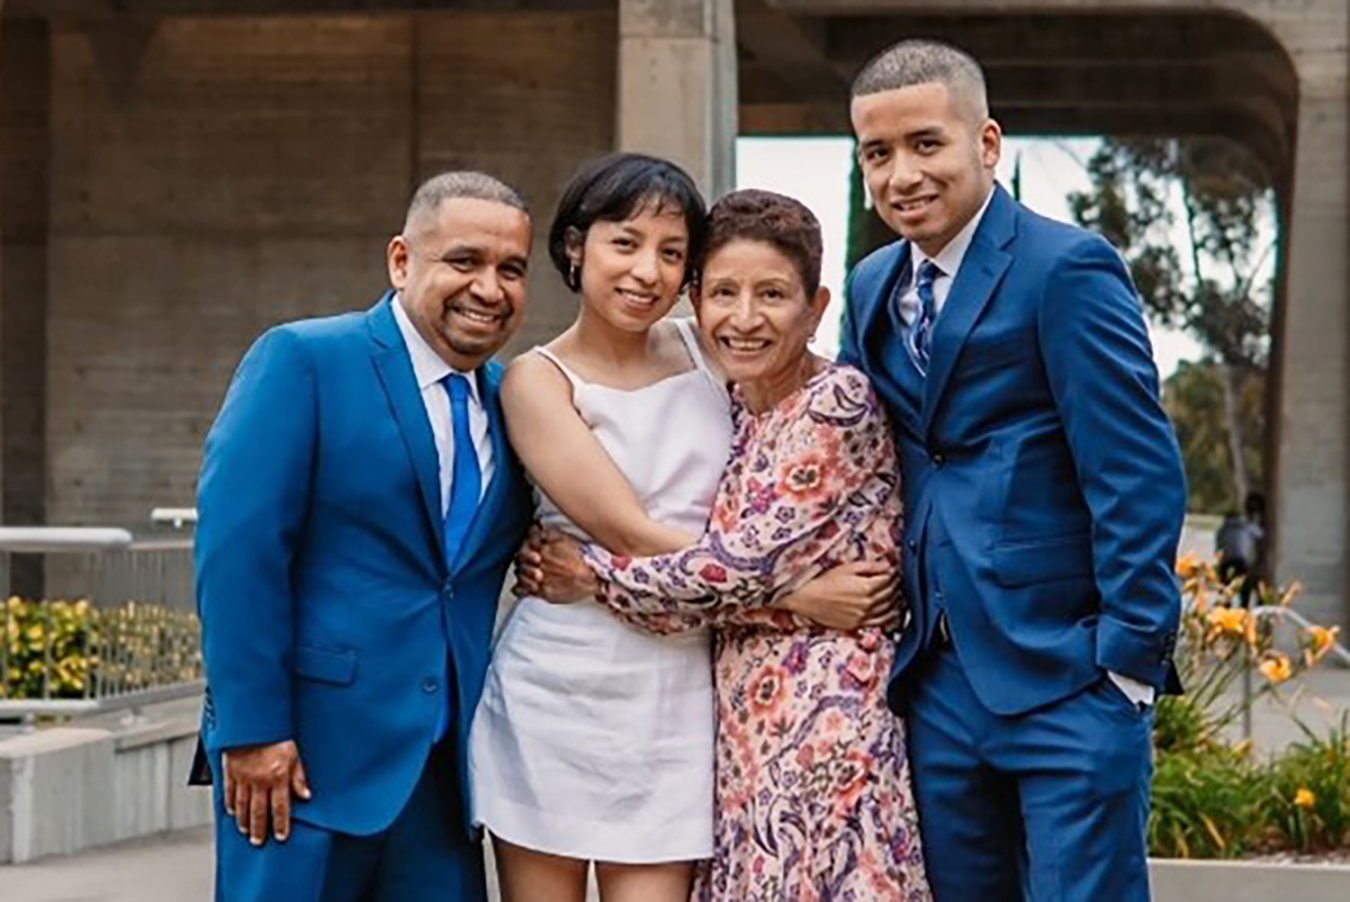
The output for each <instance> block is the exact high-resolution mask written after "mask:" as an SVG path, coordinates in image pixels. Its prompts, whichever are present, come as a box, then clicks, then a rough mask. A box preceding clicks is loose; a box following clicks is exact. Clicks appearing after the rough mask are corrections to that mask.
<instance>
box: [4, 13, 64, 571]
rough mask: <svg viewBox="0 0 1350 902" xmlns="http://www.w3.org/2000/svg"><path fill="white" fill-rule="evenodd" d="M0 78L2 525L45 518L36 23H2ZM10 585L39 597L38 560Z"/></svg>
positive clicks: (43, 264) (45, 118)
mask: <svg viewBox="0 0 1350 902" xmlns="http://www.w3.org/2000/svg"><path fill="white" fill-rule="evenodd" d="M0 43H3V57H2V58H3V68H4V72H3V77H0V105H2V106H3V111H2V113H0V133H3V136H4V137H3V141H4V158H3V162H2V163H0V207H2V208H3V211H4V215H3V228H0V234H2V235H3V260H4V262H3V267H2V268H0V322H3V329H2V330H0V399H3V403H0V423H3V429H2V430H0V474H3V476H2V477H0V521H3V522H5V523H10V524H40V523H42V522H44V520H45V518H46V456H47V450H46V422H47V404H46V397H47V204H48V193H47V192H48V187H49V184H50V178H49V159H50V153H49V150H50V140H49V138H50V126H49V123H50V104H49V98H50V84H51V63H50V54H49V52H48V51H49V46H50V32H49V30H48V26H47V23H46V22H45V21H42V20H38V19H21V20H6V21H5V22H4V27H3V34H0ZM10 563H11V565H12V568H13V569H12V570H11V572H10V584H9V591H11V592H13V593H15V594H19V595H24V596H27V597H33V596H37V595H40V594H41V593H42V562H41V560H40V559H38V558H36V557H32V556H22V557H15V558H13V559H11V561H10Z"/></svg>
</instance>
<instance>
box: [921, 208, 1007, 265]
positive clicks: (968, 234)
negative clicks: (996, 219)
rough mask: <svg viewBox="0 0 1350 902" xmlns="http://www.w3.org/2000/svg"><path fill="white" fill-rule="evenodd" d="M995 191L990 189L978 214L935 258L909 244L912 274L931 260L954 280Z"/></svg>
mask: <svg viewBox="0 0 1350 902" xmlns="http://www.w3.org/2000/svg"><path fill="white" fill-rule="evenodd" d="M994 191H995V189H994V188H993V187H991V188H990V189H989V194H988V196H987V197H985V199H984V203H983V204H981V205H980V212H978V213H976V214H975V215H974V216H972V217H971V219H970V222H968V223H966V225H965V228H963V229H961V231H959V232H957V233H956V237H954V238H953V239H952V240H951V241H948V242H947V246H946V247H944V248H943V249H942V250H940V251H938V255H937V256H936V257H930V256H928V255H927V254H925V253H924V252H923V251H922V250H920V249H919V246H918V245H917V244H914V243H913V242H911V245H912V253H913V254H914V263H913V266H914V270H913V271H914V272H918V271H919V266H921V265H922V264H923V262H924V261H925V260H931V261H932V262H933V263H934V264H935V265H936V266H937V268H938V269H940V270H942V274H943V275H945V276H948V277H950V278H953V279H954V278H956V271H957V270H958V269H960V268H961V261H963V260H964V259H965V258H966V251H968V250H970V243H971V242H972V241H974V240H975V232H976V230H977V229H979V227H980V222H981V221H982V220H983V219H984V214H985V211H986V210H988V209H989V202H990V201H992V200H993V199H994Z"/></svg>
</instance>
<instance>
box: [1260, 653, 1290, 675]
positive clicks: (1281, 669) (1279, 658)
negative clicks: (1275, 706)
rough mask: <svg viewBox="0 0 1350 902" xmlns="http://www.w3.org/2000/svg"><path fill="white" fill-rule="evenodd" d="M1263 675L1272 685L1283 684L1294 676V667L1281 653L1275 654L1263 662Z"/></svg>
mask: <svg viewBox="0 0 1350 902" xmlns="http://www.w3.org/2000/svg"><path fill="white" fill-rule="evenodd" d="M1261 673H1262V674H1263V675H1264V676H1265V678H1266V679H1268V680H1270V681H1271V682H1272V683H1283V682H1284V681H1285V680H1287V679H1289V678H1290V677H1291V676H1293V675H1294V665H1293V664H1292V663H1290V661H1289V658H1288V657H1287V656H1286V655H1283V654H1281V653H1280V652H1274V653H1272V654H1271V655H1270V657H1268V658H1266V659H1265V660H1264V661H1262V662H1261Z"/></svg>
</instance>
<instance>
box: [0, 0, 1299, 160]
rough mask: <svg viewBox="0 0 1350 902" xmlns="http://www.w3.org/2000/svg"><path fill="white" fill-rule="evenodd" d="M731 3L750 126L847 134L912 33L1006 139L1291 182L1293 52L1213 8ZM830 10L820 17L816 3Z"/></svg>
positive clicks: (125, 4)
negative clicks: (1179, 139)
mask: <svg viewBox="0 0 1350 902" xmlns="http://www.w3.org/2000/svg"><path fill="white" fill-rule="evenodd" d="M811 5H812V4H803V5H802V6H799V7H796V8H790V4H785V3H783V2H782V0H736V19H737V21H736V34H737V45H738V53H739V58H740V86H739V93H740V104H741V131H742V132H743V133H746V134H846V133H847V132H848V131H849V123H848V118H847V97H848V84H849V81H850V80H851V79H852V76H853V74H854V73H855V72H856V71H857V70H858V68H859V67H860V66H862V65H863V63H865V62H866V61H867V60H868V59H869V58H870V57H871V56H872V55H873V54H875V53H876V52H877V51H879V50H881V49H882V48H884V47H885V46H887V45H889V44H891V43H893V42H894V41H896V40H899V39H901V38H904V37H931V38H937V39H939V40H945V41H949V42H951V43H954V44H957V45H958V46H961V47H963V48H964V49H966V50H968V51H970V52H971V53H972V54H973V55H974V56H975V57H976V58H977V59H979V60H980V61H981V62H982V63H983V65H984V66H985V68H986V70H987V73H988V76H989V90H990V101H991V105H992V107H993V111H994V114H995V116H997V117H998V118H999V119H1000V121H1001V122H1002V123H1003V125H1004V128H1005V130H1007V131H1008V132H1009V133H1012V134H1062V135H1096V134H1122V135H1205V136H1219V137H1225V138H1229V139H1232V140H1233V141H1235V142H1237V143H1239V144H1240V145H1242V146H1243V147H1244V148H1246V149H1247V150H1248V151H1250V152H1251V153H1252V154H1253V155H1255V157H1256V158H1257V159H1258V160H1259V161H1260V164H1261V167H1262V168H1263V169H1264V171H1265V174H1266V177H1267V178H1268V179H1269V180H1270V181H1271V182H1273V183H1276V184H1283V183H1284V182H1285V180H1286V179H1287V177H1288V173H1289V171H1290V166H1291V163H1290V160H1291V157H1292V148H1293V140H1294V134H1295V128H1296V124H1297V123H1296V117H1297V108H1298V90H1297V82H1296V78H1295V75H1294V72H1293V67H1292V65H1291V63H1290V62H1289V59H1288V57H1287V55H1286V54H1285V53H1284V51H1283V49H1282V48H1281V47H1280V46H1279V45H1278V43H1276V41H1275V40H1274V39H1273V38H1272V37H1271V36H1270V35H1269V34H1268V33H1267V32H1265V31H1263V30H1262V29H1261V28H1259V27H1258V26H1256V25H1255V24H1253V23H1251V22H1249V21H1247V20H1244V19H1241V18H1239V17H1236V16H1231V15H1225V14H1219V13H1204V12H1153V13H1139V12H1130V13H1124V12H1078V11H1065V10H1060V11H1056V12H1043V13H1017V14H1012V13H998V12H991V11H988V10H987V9H985V10H983V11H967V12H926V13H925V12H917V11H915V10H913V9H912V8H909V9H905V10H903V11H896V12H890V13H877V12H871V13H866V14H857V12H856V10H855V11H852V14H846V15H841V14H833V13H831V12H829V9H830V5H829V4H823V5H821V4H818V3H817V4H815V10H810V9H808V7H810V6H811ZM616 7H617V0H4V4H3V11H4V15H5V16H6V17H7V18H33V17H47V18H62V19H72V20H85V21H87V22H90V23H94V22H97V21H99V20H102V19H108V18H121V19H141V20H144V19H153V18H155V17H158V16H165V15H187V14H195V15H202V14H206V15H213V14H230V15H263V14H278V13H284V14H321V13H360V12H415V11H422V10H425V11H433V10H434V11H445V10H479V11H488V10H491V11H498V12H506V11H510V10H512V9H529V10H536V11H542V10H576V9H610V10H613V9H616ZM785 7H789V8H788V9H787V10H785ZM821 9H824V10H826V11H825V12H820V11H819V10H821Z"/></svg>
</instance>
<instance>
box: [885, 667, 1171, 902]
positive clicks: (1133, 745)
mask: <svg viewBox="0 0 1350 902" xmlns="http://www.w3.org/2000/svg"><path fill="white" fill-rule="evenodd" d="M924 654H925V660H923V661H921V662H919V665H920V666H919V667H918V668H917V671H918V672H917V673H916V677H915V683H914V685H913V688H912V690H911V693H910V695H909V698H910V705H909V712H908V728H909V754H910V761H911V766H912V768H913V778H914V795H915V800H916V802H917V805H918V809H919V825H920V831H921V833H922V835H923V843H924V857H925V862H926V864H927V870H928V879H929V882H930V883H931V885H932V888H933V895H934V898H935V899H936V902H1020V900H1029V902H1103V900H1111V902H1146V900H1147V899H1148V898H1149V885H1148V860H1147V848H1146V831H1147V821H1148V806H1149V784H1150V780H1151V777H1152V757H1151V756H1152V748H1151V733H1152V713H1151V709H1144V710H1141V709H1140V708H1139V707H1138V706H1137V705H1135V704H1134V703H1133V702H1131V701H1130V700H1129V698H1127V697H1126V696H1125V694H1124V693H1123V692H1121V691H1120V689H1119V687H1117V686H1116V685H1115V684H1114V683H1113V682H1111V680H1110V679H1109V678H1107V677H1106V675H1105V673H1103V675H1102V679H1101V680H1100V681H1099V682H1097V683H1094V684H1092V685H1091V686H1089V687H1088V688H1087V689H1084V690H1083V691H1081V692H1079V693H1077V694H1075V695H1072V696H1070V697H1069V698H1066V699H1062V700H1060V701H1058V702H1055V703H1053V704H1051V705H1048V706H1045V707H1043V708H1038V709H1035V710H1032V711H1030V712H1027V713H1025V714H1019V715H1013V716H1001V715H998V714H994V713H992V712H991V711H989V710H988V709H987V708H985V707H984V706H983V705H982V704H981V703H980V701H979V699H978V698H977V697H976V695H975V693H974V691H973V690H972V689H971V685H970V682H969V681H968V679H967V678H966V674H965V671H964V667H963V665H962V663H961V660H960V658H959V657H958V655H957V651H956V649H954V648H953V647H952V646H950V645H947V646H945V647H941V648H933V649H930V650H928V651H927V652H925V653H924Z"/></svg>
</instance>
